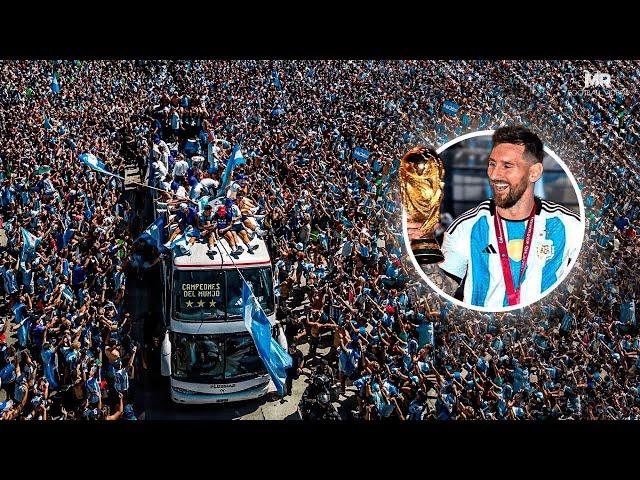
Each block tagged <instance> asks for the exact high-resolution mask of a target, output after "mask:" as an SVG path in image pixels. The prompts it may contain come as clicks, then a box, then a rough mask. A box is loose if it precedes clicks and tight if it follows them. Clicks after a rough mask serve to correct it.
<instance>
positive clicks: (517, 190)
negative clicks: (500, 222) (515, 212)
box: [491, 177, 528, 209]
mask: <svg viewBox="0 0 640 480" xmlns="http://www.w3.org/2000/svg"><path fill="white" fill-rule="evenodd" d="M505 183H506V182H505ZM527 186H528V179H527V178H526V177H525V178H523V179H522V181H521V182H520V183H519V184H517V185H515V186H513V185H511V184H509V189H508V192H509V193H507V195H505V196H500V195H502V194H501V192H497V191H496V186H495V184H494V183H493V182H491V191H492V192H493V201H494V203H495V204H496V206H497V207H500V208H506V209H508V208H511V207H513V206H515V204H516V203H518V201H519V200H520V199H521V198H522V195H524V192H525V191H526V190H527Z"/></svg>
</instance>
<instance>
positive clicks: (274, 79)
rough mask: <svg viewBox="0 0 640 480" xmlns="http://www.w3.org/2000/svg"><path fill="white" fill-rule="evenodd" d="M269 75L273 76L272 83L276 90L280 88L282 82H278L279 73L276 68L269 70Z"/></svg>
mask: <svg viewBox="0 0 640 480" xmlns="http://www.w3.org/2000/svg"><path fill="white" fill-rule="evenodd" d="M271 76H272V77H273V84H274V85H275V86H276V88H277V89H278V90H282V83H280V74H279V73H278V71H277V70H274V71H273V72H271Z"/></svg>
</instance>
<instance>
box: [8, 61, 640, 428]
mask: <svg viewBox="0 0 640 480" xmlns="http://www.w3.org/2000/svg"><path fill="white" fill-rule="evenodd" d="M0 68H1V70H2V71H1V73H2V75H3V78H5V79H6V80H7V81H6V82H5V83H4V85H3V90H2V91H1V92H0V102H1V104H0V105H1V107H0V129H2V130H1V131H2V134H3V138H5V141H4V142H3V144H2V145H0V162H1V165H2V170H1V172H2V175H3V179H2V182H3V185H2V187H0V208H1V209H2V220H1V221H2V222H3V225H1V226H0V227H2V228H4V230H5V231H6V232H7V234H6V246H3V247H1V248H2V254H3V255H4V256H3V259H2V260H1V261H2V264H1V265H0V269H1V273H2V279H3V281H2V282H0V284H1V285H0V288H1V289H3V291H2V293H3V295H5V298H7V302H6V305H5V306H4V307H2V308H4V311H2V312H0V314H2V315H3V316H4V318H5V321H4V328H3V331H4V332H5V333H4V335H3V337H2V339H0V349H1V350H2V356H1V357H0V369H2V370H1V371H0V381H1V382H2V384H1V386H2V388H3V389H4V390H5V391H6V396H7V400H6V402H5V403H4V404H0V406H1V407H2V413H1V415H2V418H69V417H75V418H110V419H115V418H125V417H127V418H134V417H135V413H134V412H133V409H132V402H133V395H132V393H133V392H132V390H133V388H134V387H135V383H136V382H135V378H136V375H138V376H139V372H140V370H143V369H144V368H145V367H146V366H147V365H146V363H147V362H146V361H145V356H144V355H139V354H138V355H136V347H137V342H136V341H135V339H133V338H132V335H131V327H132V323H133V321H135V319H131V318H129V317H128V314H127V312H126V309H125V308H124V303H123V302H124V298H125V296H126V290H125V284H126V281H125V280H126V275H127V273H130V272H131V271H132V270H133V271H139V270H140V269H144V268H147V267H149V266H151V265H152V264H153V262H154V253H156V252H152V254H151V255H147V256H146V257H145V254H147V253H148V248H145V247H144V245H143V243H142V242H137V243H136V242H134V240H135V239H136V238H137V237H138V235H139V233H140V231H141V230H142V229H143V228H144V227H145V226H146V225H144V224H142V223H141V220H140V215H137V214H136V212H135V210H136V206H134V205H131V204H129V203H128V202H127V199H126V197H125V195H124V191H123V185H122V182H121V181H120V180H119V179H117V178H114V177H110V176H106V175H103V174H99V173H97V172H95V171H91V170H89V169H88V168H87V167H86V166H84V165H83V164H81V163H80V162H78V160H77V156H78V154H79V153H82V152H90V153H93V154H95V155H96V156H97V157H99V158H100V159H101V160H102V161H104V162H105V164H106V165H107V166H108V167H109V168H110V169H111V171H112V172H117V173H119V174H120V175H124V172H125V167H126V165H127V164H135V165H137V166H138V167H139V168H140V170H141V171H142V172H144V176H145V177H146V181H147V182H148V184H149V185H150V186H153V187H156V188H158V189H160V190H164V191H165V192H166V193H164V194H158V192H157V191H154V192H155V193H154V194H153V195H154V197H157V196H158V195H160V196H162V195H164V197H165V198H164V199H163V200H165V203H167V205H168V208H170V209H173V208H176V212H177V216H176V220H177V225H178V229H179V230H178V233H182V232H184V231H185V230H186V229H187V228H188V227H198V228H199V229H200V230H202V226H203V225H206V224H207V222H211V223H212V224H213V223H215V222H214V221H213V220H212V219H211V218H210V217H211V215H214V216H215V215H216V214H219V212H220V215H221V218H222V217H225V216H226V215H227V214H226V212H227V211H229V216H228V220H227V221H228V223H229V225H226V224H223V225H222V228H219V229H218V231H217V234H216V235H209V237H208V241H209V242H211V243H212V242H213V241H214V240H215V238H216V236H217V235H218V234H220V235H219V237H220V238H221V237H222V236H225V238H227V241H228V242H229V244H230V246H231V247H232V248H233V251H234V252H235V253H236V254H238V253H240V252H241V251H242V250H243V249H247V250H250V249H252V241H253V239H254V238H255V237H256V236H261V237H265V239H266V240H267V243H268V245H269V246H270V248H271V251H272V253H273V257H274V265H275V276H276V292H277V297H278V312H277V316H278V319H279V320H280V321H281V322H282V323H283V324H284V325H285V333H286V336H287V339H288V341H289V343H290V344H294V345H296V344H297V345H300V344H302V343H304V342H307V343H308V344H309V356H308V358H307V360H306V361H305V362H304V364H305V369H306V368H309V367H311V368H313V365H314V364H317V363H318V362H319V361H320V360H321V359H320V358H319V357H320V356H321V354H320V351H319V350H321V349H322V347H329V352H328V354H327V355H326V356H325V357H324V359H323V360H325V361H327V362H328V363H329V365H331V366H332V367H334V368H335V369H336V370H337V371H338V374H339V375H338V378H339V383H340V387H341V390H342V392H343V393H348V392H347V390H349V391H351V392H353V393H354V395H353V397H355V400H356V402H354V403H353V404H351V405H350V407H349V408H344V409H342V413H343V415H344V416H349V415H353V416H355V417H357V418H365V419H392V418H399V419H471V418H480V419H545V418H556V419H569V418H573V419H577V418H586V419H596V418H598V419H609V418H615V419H637V418H638V417H639V416H640V415H639V414H640V384H639V382H638V367H640V358H639V355H638V353H639V351H640V350H639V349H640V335H639V332H638V329H637V325H636V322H635V314H634V311H635V310H634V308H635V302H636V300H637V293H638V285H639V282H638V274H637V272H636V270H635V269H634V259H635V258H637V257H638V254H639V253H640V251H639V248H638V241H637V236H636V235H637V233H638V227H637V225H638V221H639V220H640V203H639V202H638V195H637V192H638V190H639V189H640V175H639V173H640V167H639V166H638V163H637V158H636V157H635V152H637V144H638V140H639V139H640V137H639V135H640V120H639V117H638V115H637V106H638V101H639V100H640V93H638V92H637V91H636V85H637V84H638V80H640V65H639V64H638V63H637V62H604V61H598V62H587V61H579V62H568V61H562V62H560V61H558V62H554V61H540V62H507V61H504V62H488V61H487V62H485V61H455V62H443V61H368V62H367V61H287V62H285V61H278V62H273V61H234V62H226V61H225V62H212V61H206V62H200V61H172V62H152V61H137V62H104V61H100V62H93V61H92V62H78V61H64V62H5V63H2V64H1V65H0ZM584 70H588V71H590V72H597V71H606V72H608V73H609V74H610V75H611V78H612V84H611V85H612V86H611V88H610V89H608V90H607V89H605V88H603V87H590V88H585V85H584V73H583V72H584ZM54 72H55V75H56V79H57V82H58V84H59V85H60V91H59V93H57V94H56V93H53V92H52V87H51V80H52V74H54ZM445 101H453V102H455V103H457V104H458V105H460V109H459V110H458V112H457V114H456V115H450V114H448V113H446V112H443V111H442V106H443V104H444V102H445ZM514 123H517V124H523V125H525V126H527V127H529V128H531V129H532V130H534V131H535V132H536V133H538V135H539V136H540V137H541V138H542V139H543V141H544V142H545V143H546V144H547V145H549V146H550V147H551V148H552V149H553V150H554V151H555V152H556V153H557V154H558V155H559V156H560V158H562V159H563V160H564V161H565V163H566V164H567V165H568V166H569V167H570V169H571V171H572V172H573V174H574V175H575V177H576V179H577V181H578V183H579V186H580V188H581V190H582V196H583V198H584V202H585V207H586V214H587V215H586V216H587V231H586V233H585V241H584V245H583V248H582V252H581V255H580V258H579V261H578V262H577V264H576V267H575V268H574V271H572V272H571V273H570V275H569V277H568V278H567V279H566V280H565V282H563V284H562V285H561V286H560V287H558V288H557V289H556V290H555V291H554V292H553V293H552V294H550V295H549V296H547V297H546V298H545V299H543V300H542V301H541V302H539V303H538V304H535V305H533V306H531V307H525V308H523V309H521V310H518V311H514V312H510V313H506V314H499V315H489V314H480V313H477V312H474V311H470V310H466V309H463V308H459V307H457V306H455V305H451V304H449V303H447V302H446V301H445V300H443V299H442V298H441V297H439V296H438V295H437V294H435V293H434V292H432V291H431V290H430V289H429V287H427V286H426V285H424V284H423V282H422V281H421V280H420V278H419V276H418V275H417V274H416V272H414V271H413V269H412V267H411V262H410V261H409V260H408V258H407V257H406V249H405V246H404V245H403V241H402V232H401V218H400V211H401V210H400V208H399V207H400V198H399V190H398V185H397V182H396V173H397V169H398V166H399V159H400V157H401V156H402V154H403V153H404V152H406V150H408V149H409V148H410V147H411V146H413V145H416V144H419V143H422V144H431V145H440V144H442V143H444V142H446V141H447V140H449V139H452V138H453V137H455V136H457V135H460V134H462V133H465V132H468V131H473V130H477V129H484V128H494V127H497V126H499V125H503V124H514ZM234 145H240V146H241V148H242V155H243V157H244V159H245V160H246V163H245V164H243V165H240V166H238V167H236V169H235V173H234V180H233V181H231V182H229V183H228V185H225V184H223V179H222V174H223V171H224V167H225V162H226V161H227V159H228V158H229V155H230V154H231V152H232V147H233V146H234ZM363 152H365V153H364V154H363ZM225 187H226V188H225ZM220 188H222V189H223V190H224V192H220V191H219V189H220ZM219 193H224V195H225V197H226V201H224V202H223V204H222V205H220V207H223V206H224V213H222V209H220V210H219V211H218V210H217V208H218V207H216V211H215V212H210V211H209V213H207V212H204V211H203V209H202V207H203V205H202V203H201V200H202V198H203V197H210V196H216V195H217V194H219ZM198 214H199V215H198ZM202 215H205V216H204V217H203V216H202ZM207 216H209V219H207ZM21 227H22V228H24V229H26V231H28V232H30V234H32V235H33V236H35V237H38V238H39V239H40V241H39V242H38V243H37V246H36V247H35V249H33V248H27V247H28V246H29V245H30V242H32V240H30V239H29V238H30V237H24V235H23V233H22V231H21ZM227 233H229V235H227ZM211 236H213V237H214V239H213V240H211ZM218 241H220V240H218ZM232 242H234V243H235V245H233V244H232ZM25 244H27V245H25ZM132 253H133V255H132ZM14 331H15V332H16V334H17V337H18V341H17V343H14V344H11V345H9V343H8V341H9V337H10V336H11V334H12V332H14ZM129 380H133V381H132V382H131V383H129ZM52 392H53V393H52ZM353 397H351V396H350V399H349V400H350V401H351V399H352V398H353ZM338 401H339V402H341V403H344V404H347V403H348V402H347V398H346V397H345V396H344V395H341V396H340V398H339V400H338Z"/></svg>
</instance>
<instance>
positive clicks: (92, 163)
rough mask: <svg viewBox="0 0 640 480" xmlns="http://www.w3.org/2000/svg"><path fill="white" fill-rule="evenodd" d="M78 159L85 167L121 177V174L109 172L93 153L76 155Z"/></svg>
mask: <svg viewBox="0 0 640 480" xmlns="http://www.w3.org/2000/svg"><path fill="white" fill-rule="evenodd" d="M78 159H79V160H80V161H81V162H82V163H84V164H85V165H86V166H87V167H89V168H91V169H92V170H96V171H98V172H101V173H106V174H107V175H111V176H112V177H118V178H120V179H122V177H121V176H119V175H116V174H115V173H111V172H110V171H108V170H107V166H106V165H105V164H104V163H103V162H102V161H101V160H100V159H99V158H98V157H96V156H95V155H94V154H93V153H81V154H80V155H78ZM123 180H124V179H123Z"/></svg>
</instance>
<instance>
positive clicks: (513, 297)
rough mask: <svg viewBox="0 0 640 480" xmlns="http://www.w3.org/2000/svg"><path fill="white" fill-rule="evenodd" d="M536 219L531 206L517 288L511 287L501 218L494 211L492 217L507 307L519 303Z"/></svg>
mask: <svg viewBox="0 0 640 480" xmlns="http://www.w3.org/2000/svg"><path fill="white" fill-rule="evenodd" d="M535 217H536V206H535V205H534V206H533V209H532V210H531V213H530V214H529V217H528V219H527V227H526V230H525V233H524V245H523V246H522V261H521V263H520V275H519V276H518V288H517V289H515V288H514V286H513V277H512V276H511V264H510V263H509V255H508V253H507V243H506V239H505V236H504V228H503V227H502V218H500V214H499V213H498V210H497V209H496V214H495V215H494V216H493V224H494V226H495V229H496V237H497V238H498V253H499V254H500V264H501V265H502V277H503V278H504V284H505V287H506V289H507V302H508V303H509V305H517V304H518V303H520V287H521V286H522V276H523V275H524V270H525V269H526V268H527V259H528V258H529V250H531V240H532V239H533V226H534V223H535Z"/></svg>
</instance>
